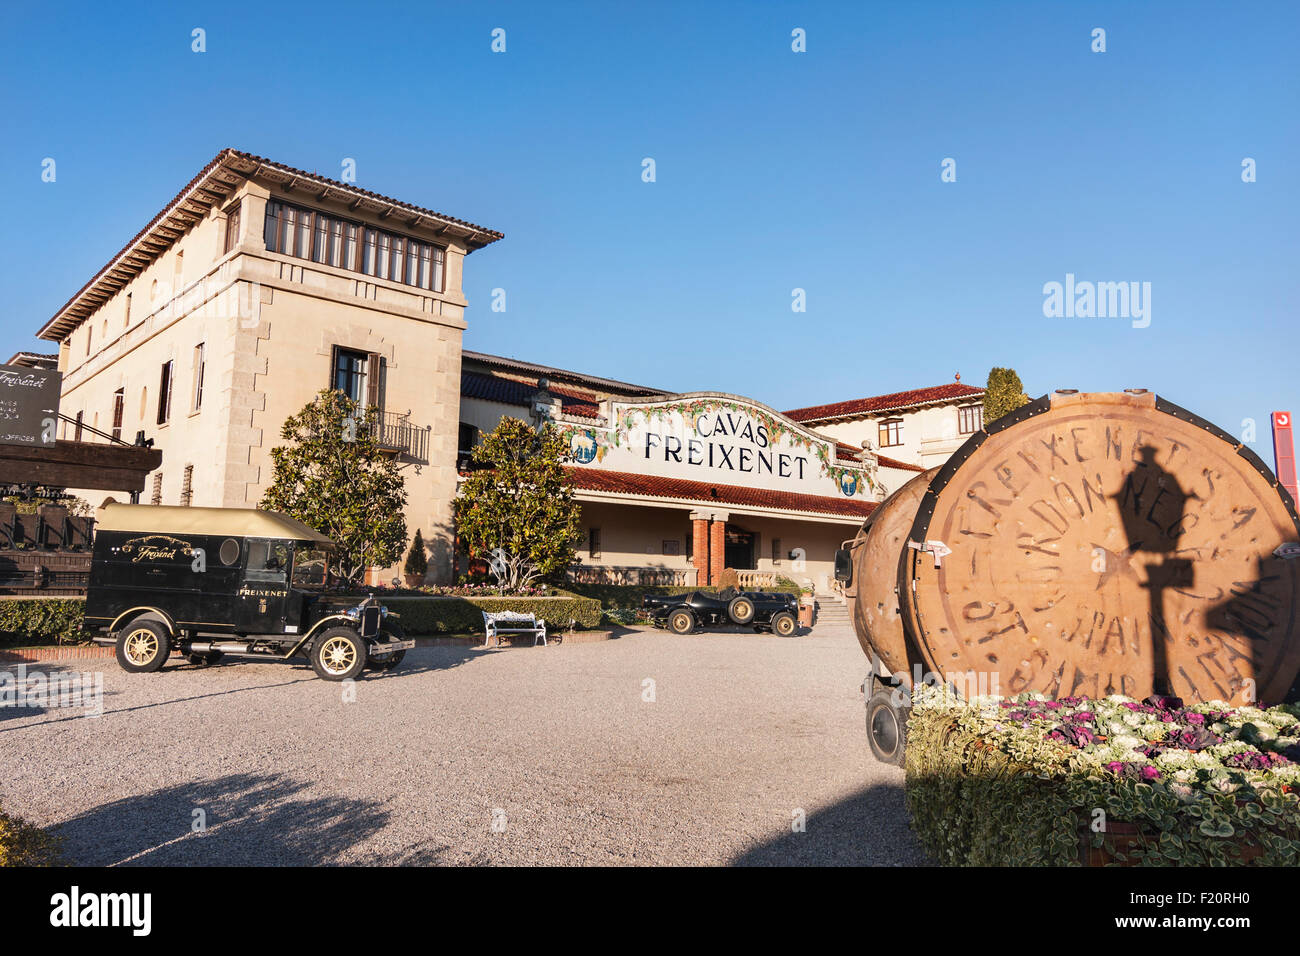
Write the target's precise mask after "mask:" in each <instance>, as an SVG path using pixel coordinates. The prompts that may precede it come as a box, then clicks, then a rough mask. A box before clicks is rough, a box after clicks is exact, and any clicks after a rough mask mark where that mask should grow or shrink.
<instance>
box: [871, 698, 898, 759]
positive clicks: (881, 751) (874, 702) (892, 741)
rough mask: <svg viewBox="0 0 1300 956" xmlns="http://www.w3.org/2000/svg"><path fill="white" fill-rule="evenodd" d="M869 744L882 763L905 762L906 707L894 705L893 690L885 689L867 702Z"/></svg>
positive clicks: (874, 755) (873, 753)
mask: <svg viewBox="0 0 1300 956" xmlns="http://www.w3.org/2000/svg"><path fill="white" fill-rule="evenodd" d="M867 743H868V744H869V745H870V746H871V755H872V756H873V757H875V758H876V759H877V760H879V761H880V762H881V763H888V764H893V765H894V766H896V767H901V766H902V765H903V752H904V750H905V749H906V747H907V709H906V708H904V707H896V706H894V691H893V689H891V688H882V689H880V690H878V691H876V692H875V693H874V694H872V695H871V699H870V700H869V701H867Z"/></svg>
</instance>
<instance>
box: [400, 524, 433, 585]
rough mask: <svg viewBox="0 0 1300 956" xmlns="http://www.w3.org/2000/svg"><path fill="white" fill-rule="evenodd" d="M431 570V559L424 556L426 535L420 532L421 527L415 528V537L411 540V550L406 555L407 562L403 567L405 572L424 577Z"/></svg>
mask: <svg viewBox="0 0 1300 956" xmlns="http://www.w3.org/2000/svg"><path fill="white" fill-rule="evenodd" d="M428 570H429V559H428V558H426V557H425V556H424V537H423V535H421V534H420V529H419V528H416V529H415V537H414V538H413V539H412V540H411V551H410V553H409V554H407V556H406V564H405V565H404V566H403V567H402V573H403V574H411V575H415V576H416V577H418V578H420V579H421V580H423V579H424V575H425V572H427V571H428Z"/></svg>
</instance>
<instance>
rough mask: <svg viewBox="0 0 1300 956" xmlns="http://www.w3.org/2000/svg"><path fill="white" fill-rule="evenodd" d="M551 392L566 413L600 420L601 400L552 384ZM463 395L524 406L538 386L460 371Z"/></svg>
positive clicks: (527, 403) (486, 400)
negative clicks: (557, 398)
mask: <svg viewBox="0 0 1300 956" xmlns="http://www.w3.org/2000/svg"><path fill="white" fill-rule="evenodd" d="M549 391H550V393H551V394H552V395H556V396H558V397H559V399H560V404H561V406H562V407H563V409H564V414H566V415H573V416H575V417H577V418H586V419H590V420H592V421H599V420H600V418H601V415H600V402H599V401H598V400H597V399H596V397H595V396H594V395H587V394H584V393H582V392H579V391H577V390H576V389H572V388H565V387H564V386H562V385H555V384H552V385H551V387H550V389H549ZM460 394H461V395H462V396H463V397H465V398H477V399H481V400H483V401H485V402H501V403H502V404H503V405H522V406H524V407H525V408H527V407H529V406H531V405H532V403H533V396H534V395H536V394H537V386H536V385H535V384H529V383H527V382H517V381H515V380H514V379H512V378H502V377H499V376H496V375H485V374H483V373H481V372H466V371H462V372H461V373H460Z"/></svg>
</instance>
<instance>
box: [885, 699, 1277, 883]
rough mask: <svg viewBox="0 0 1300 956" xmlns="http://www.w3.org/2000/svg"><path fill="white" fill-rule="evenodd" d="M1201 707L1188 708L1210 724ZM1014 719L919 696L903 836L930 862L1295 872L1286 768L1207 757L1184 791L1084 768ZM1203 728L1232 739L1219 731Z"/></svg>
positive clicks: (1038, 730)
mask: <svg viewBox="0 0 1300 956" xmlns="http://www.w3.org/2000/svg"><path fill="white" fill-rule="evenodd" d="M1118 700H1119V699H1118V698H1110V702H1111V703H1112V704H1113V703H1114V702H1116V701H1118ZM1105 703H1106V702H1104V701H1092V702H1089V701H1081V702H1079V706H1080V707H1088V706H1089V705H1090V704H1096V705H1101V704H1105ZM995 706H997V705H995ZM1007 706H1011V707H1014V706H1017V705H1016V704H1010V705H1007ZM1053 706H1056V705H1053ZM1122 706H1127V704H1124V705H1122ZM1141 706H1142V705H1139V707H1141ZM1224 706H1226V705H1224ZM1209 708H1210V705H1198V708H1197V709H1198V710H1203V711H1204V712H1205V713H1208V714H1209V715H1210V719H1211V720H1213V718H1214V717H1215V716H1216V715H1215V714H1214V712H1213V710H1212V709H1209ZM1191 710H1192V709H1191V708H1189V709H1188V710H1187V711H1180V712H1179V713H1182V714H1186V713H1188V712H1190V711H1191ZM1026 713H1029V712H1028V711H1026ZM1261 713H1262V712H1261ZM1269 713H1271V712H1269ZM1019 717H1020V714H1019V713H1017V712H1016V711H1014V710H1013V711H1008V710H1007V709H1001V710H997V709H992V710H991V709H989V707H988V705H987V704H985V705H984V706H983V707H981V706H980V702H978V701H977V702H975V703H974V704H972V705H966V704H962V703H960V702H956V703H942V704H938V705H936V704H935V703H934V702H933V700H930V701H924V700H923V701H921V702H918V706H915V707H913V709H912V711H911V715H910V717H909V719H908V724H907V747H906V771H907V778H906V790H905V796H906V803H907V809H908V813H909V815H910V816H911V821H912V828H913V830H914V831H915V832H916V835H917V837H918V839H919V840H920V842H921V844H922V846H923V847H924V848H925V849H926V851H927V852H928V853H929V854H930V855H931V856H933V857H934V858H935V859H936V860H937V861H938V862H940V863H942V864H946V865H959V866H1062V865H1078V864H1080V863H1082V862H1085V861H1087V862H1090V863H1105V864H1110V863H1121V864H1129V865H1141V866H1210V865H1219V866H1222V865H1241V864H1247V863H1249V864H1251V865H1261V866H1295V865H1297V864H1300V797H1298V796H1297V793H1296V792H1295V791H1296V787H1295V784H1294V775H1293V774H1292V773H1291V772H1290V771H1288V772H1286V773H1284V774H1273V773H1263V772H1260V773H1255V772H1242V773H1237V772H1234V771H1231V770H1229V771H1227V772H1223V771H1220V770H1211V769H1206V768H1207V767H1208V766H1209V765H1210V762H1211V759H1210V757H1209V756H1207V757H1206V758H1204V759H1203V760H1202V761H1201V763H1202V764H1204V765H1205V766H1203V767H1199V769H1195V770H1189V771H1187V772H1186V773H1182V772H1180V774H1181V777H1182V780H1190V784H1189V783H1186V782H1182V780H1180V779H1179V777H1180V774H1175V775H1169V776H1166V772H1164V771H1162V772H1161V774H1160V775H1159V776H1155V775H1153V776H1151V777H1148V778H1144V777H1143V776H1142V775H1140V774H1136V773H1129V772H1127V771H1126V770H1125V769H1124V768H1123V767H1122V766H1120V767H1119V769H1118V770H1115V769H1113V768H1115V767H1116V766H1117V765H1116V764H1109V765H1103V766H1100V767H1099V766H1097V765H1096V764H1094V763H1090V762H1089V760H1088V757H1087V755H1086V754H1085V753H1084V751H1082V750H1080V749H1075V748H1073V747H1070V746H1067V745H1064V744H1062V743H1059V742H1056V741H1054V740H1052V739H1048V737H1047V736H1046V734H1050V733H1051V732H1052V731H1048V730H1047V728H1048V727H1049V726H1051V725H1050V724H1047V723H1044V722H1043V721H1042V718H1041V717H1039V716H1035V715H1034V714H1033V713H1029V716H1028V717H1027V719H1026V720H1025V721H1024V722H1021V721H1020V720H1019ZM1213 726H1214V727H1215V728H1216V729H1217V730H1219V731H1220V732H1222V733H1223V734H1224V735H1225V736H1226V735H1231V733H1232V730H1231V728H1230V727H1229V726H1228V725H1227V724H1226V723H1222V722H1215V723H1214V724H1213ZM1246 726H1253V725H1249V724H1248V725H1246ZM1045 731H1046V734H1045ZM1100 739H1102V740H1103V742H1104V740H1105V738H1100ZM1245 746H1246V745H1245V744H1242V743H1239V742H1238V741H1233V742H1232V743H1230V744H1228V745H1227V747H1226V748H1225V749H1226V750H1231V751H1236V752H1242V751H1243V750H1244V748H1245ZM1210 752H1211V751H1207V755H1208V754H1209V753H1210ZM1189 763H1190V761H1189Z"/></svg>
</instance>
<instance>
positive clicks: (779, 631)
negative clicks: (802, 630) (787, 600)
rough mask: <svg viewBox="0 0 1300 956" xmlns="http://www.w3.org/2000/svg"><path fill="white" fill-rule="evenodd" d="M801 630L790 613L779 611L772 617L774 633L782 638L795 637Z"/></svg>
mask: <svg viewBox="0 0 1300 956" xmlns="http://www.w3.org/2000/svg"><path fill="white" fill-rule="evenodd" d="M797 630H799V622H798V621H796V620H795V619H794V615H793V614H791V613H790V612H789V611H777V612H776V613H775V614H773V615H772V633H773V634H776V635H778V636H780V637H793V636H794V632H795V631H797Z"/></svg>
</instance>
